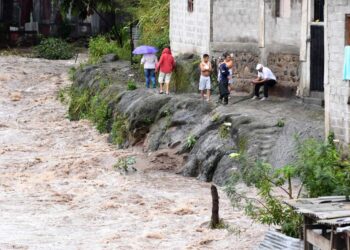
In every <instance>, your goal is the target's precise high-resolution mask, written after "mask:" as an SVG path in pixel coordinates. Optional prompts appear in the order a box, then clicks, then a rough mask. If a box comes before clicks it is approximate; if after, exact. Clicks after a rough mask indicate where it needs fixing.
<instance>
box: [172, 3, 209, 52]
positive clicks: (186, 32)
mask: <svg viewBox="0 0 350 250" xmlns="http://www.w3.org/2000/svg"><path fill="white" fill-rule="evenodd" d="M187 7H188V6H187V1H186V0H170V40H171V47H172V50H173V52H174V54H175V55H177V54H180V53H181V54H183V53H196V54H203V53H209V52H210V48H209V45H210V0H194V10H193V12H189V11H188V10H187Z"/></svg>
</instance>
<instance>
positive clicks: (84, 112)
mask: <svg viewBox="0 0 350 250" xmlns="http://www.w3.org/2000/svg"><path fill="white" fill-rule="evenodd" d="M68 115H69V119H70V120H73V121H74V120H79V119H89V120H91V121H92V122H93V123H94V124H95V125H96V128H97V130H98V131H99V132H100V133H107V132H108V131H109V128H110V126H111V120H112V112H111V110H110V108H109V107H108V103H107V102H106V101H105V100H103V99H102V98H101V96H100V93H96V94H92V93H90V92H89V91H88V90H79V89H74V88H72V89H71V90H70V103H69V109H68Z"/></svg>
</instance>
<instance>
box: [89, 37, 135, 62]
mask: <svg viewBox="0 0 350 250" xmlns="http://www.w3.org/2000/svg"><path fill="white" fill-rule="evenodd" d="M108 54H115V55H117V56H118V57H119V58H121V59H124V60H127V59H129V58H130V44H129V43H124V46H123V47H119V46H118V44H117V42H115V41H113V40H110V39H108V38H107V37H105V36H97V37H94V38H91V39H90V41H89V63H92V64H95V63H99V62H100V61H101V59H102V57H103V56H105V55H108Z"/></svg>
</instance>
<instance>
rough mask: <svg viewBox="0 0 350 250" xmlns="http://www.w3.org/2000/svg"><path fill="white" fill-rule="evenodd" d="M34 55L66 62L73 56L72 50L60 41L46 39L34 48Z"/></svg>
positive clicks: (57, 39)
mask: <svg viewBox="0 0 350 250" xmlns="http://www.w3.org/2000/svg"><path fill="white" fill-rule="evenodd" d="M34 54H35V55H36V56H37V57H40V58H45V59H50V60H66V59H71V58H72V57H73V56H74V49H73V47H72V46H71V45H70V44H68V43H67V42H65V41H64V40H62V39H59V38H46V39H43V40H42V41H41V42H40V44H39V45H38V46H37V47H35V49H34Z"/></svg>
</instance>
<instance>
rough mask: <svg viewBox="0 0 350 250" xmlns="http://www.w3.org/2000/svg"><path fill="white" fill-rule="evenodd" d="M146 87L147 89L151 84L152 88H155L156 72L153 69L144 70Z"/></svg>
mask: <svg viewBox="0 0 350 250" xmlns="http://www.w3.org/2000/svg"><path fill="white" fill-rule="evenodd" d="M145 78H146V87H147V88H149V85H150V83H151V82H152V87H153V88H156V72H155V69H145Z"/></svg>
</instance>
